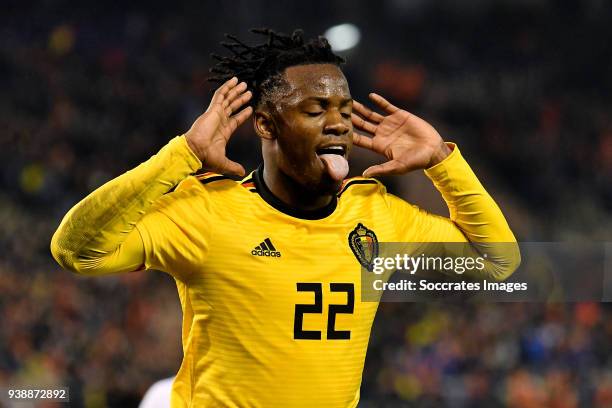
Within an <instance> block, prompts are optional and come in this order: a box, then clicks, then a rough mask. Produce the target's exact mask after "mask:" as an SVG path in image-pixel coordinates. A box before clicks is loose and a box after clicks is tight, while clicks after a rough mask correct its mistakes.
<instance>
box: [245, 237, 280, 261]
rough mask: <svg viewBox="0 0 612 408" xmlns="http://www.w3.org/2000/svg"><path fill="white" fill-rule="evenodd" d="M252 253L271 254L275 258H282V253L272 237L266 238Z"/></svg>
mask: <svg viewBox="0 0 612 408" xmlns="http://www.w3.org/2000/svg"><path fill="white" fill-rule="evenodd" d="M251 255H255V256H271V257H273V258H280V256H281V253H280V252H279V251H277V250H276V248H274V245H272V241H270V238H266V239H265V240H264V241H263V242H262V243H261V244H259V245H257V246H256V247H255V248H254V249H253V250H252V251H251Z"/></svg>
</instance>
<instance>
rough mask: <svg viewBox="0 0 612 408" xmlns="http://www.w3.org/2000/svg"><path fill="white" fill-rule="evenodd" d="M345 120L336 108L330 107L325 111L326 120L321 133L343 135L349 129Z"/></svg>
mask: <svg viewBox="0 0 612 408" xmlns="http://www.w3.org/2000/svg"><path fill="white" fill-rule="evenodd" d="M346 122H347V121H346V120H345V119H344V118H343V117H342V114H341V113H340V112H339V111H338V110H335V109H332V110H330V111H329V112H328V113H327V120H326V122H325V127H324V128H323V133H324V134H326V135H335V136H343V135H345V134H346V133H348V131H349V130H350V128H349V126H348V124H347V123H346ZM349 123H350V119H349Z"/></svg>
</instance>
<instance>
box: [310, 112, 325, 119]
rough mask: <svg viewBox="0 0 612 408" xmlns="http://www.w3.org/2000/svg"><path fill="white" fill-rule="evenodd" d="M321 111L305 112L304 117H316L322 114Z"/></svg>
mask: <svg viewBox="0 0 612 408" xmlns="http://www.w3.org/2000/svg"><path fill="white" fill-rule="evenodd" d="M322 113H323V111H318V112H306V115H308V116H311V117H313V118H314V117H316V116H319V115H320V114H322Z"/></svg>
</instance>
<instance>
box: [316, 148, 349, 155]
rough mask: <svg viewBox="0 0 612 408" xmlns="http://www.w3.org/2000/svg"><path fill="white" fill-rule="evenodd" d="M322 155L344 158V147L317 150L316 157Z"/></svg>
mask: <svg viewBox="0 0 612 408" xmlns="http://www.w3.org/2000/svg"><path fill="white" fill-rule="evenodd" d="M323 154H337V155H339V156H343V157H346V147H345V146H327V147H322V148H320V149H317V155H319V156H320V155H323Z"/></svg>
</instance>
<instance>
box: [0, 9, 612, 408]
mask: <svg viewBox="0 0 612 408" xmlns="http://www.w3.org/2000/svg"><path fill="white" fill-rule="evenodd" d="M356 3H358V2H351V1H346V0H333V1H326V2H314V3H313V2H309V3H307V4H306V3H301V2H294V3H293V4H291V5H283V6H280V5H278V4H276V3H275V2H273V1H271V0H256V1H248V2H247V1H236V2H220V1H207V2H200V3H199V4H191V5H190V6H189V7H185V9H183V10H177V9H174V10H172V9H170V8H169V7H170V5H168V4H162V3H160V4H157V3H154V4H150V3H146V5H141V4H139V3H138V2H135V3H132V4H130V5H124V4H114V3H108V4H104V5H102V4H98V3H91V4H87V3H81V4H80V5H78V6H76V5H71V4H69V2H64V1H57V0H55V1H54V0H48V1H41V2H33V3H27V4H20V3H17V2H13V1H9V2H7V4H6V5H5V6H3V8H4V11H3V13H2V14H1V15H0V23H1V24H0V32H1V33H2V35H1V39H0V73H1V74H2V75H0V84H1V87H2V94H1V95H0V125H1V126H2V128H3V131H2V132H0V163H1V165H2V173H1V175H0V223H1V224H0V225H2V228H1V229H0V322H1V323H0V324H1V326H0V386H2V385H7V384H22V385H27V384H30V385H32V384H39V385H42V384H49V385H51V384H64V385H66V386H70V387H71V394H72V398H73V404H74V405H75V406H80V405H86V406H92V407H97V406H134V405H135V404H137V402H138V400H139V398H140V397H141V396H142V394H143V393H144V391H145V389H146V388H147V386H148V385H150V384H151V383H153V382H154V381H155V380H157V379H160V378H163V377H165V376H169V375H171V374H173V373H174V372H175V371H176V370H177V369H178V366H179V364H180V359H181V350H180V307H179V305H178V299H177V296H176V294H175V290H174V287H173V283H172V281H171V279H170V278H169V277H167V276H165V275H163V274H161V273H155V272H146V273H134V274H127V275H124V276H113V277H102V278H81V277H76V276H73V275H71V274H70V273H68V272H65V271H62V270H60V268H59V267H58V266H56V265H55V264H54V263H53V261H52V259H51V257H50V254H49V250H48V245H49V240H50V236H51V234H52V233H53V231H54V229H55V228H56V226H57V225H58V223H59V221H60V219H61V217H62V216H63V214H65V212H66V211H67V210H68V209H69V208H70V207H71V206H72V205H73V204H74V203H75V202H77V201H78V200H79V199H80V198H82V197H83V196H84V195H86V194H87V193H88V192H89V191H91V190H92V189H94V188H96V187H97V186H99V185H101V184H102V183H103V182H104V181H106V180H108V179H110V178H112V177H114V176H116V175H118V174H120V173H122V172H124V171H126V170H127V169H129V168H131V167H133V166H135V165H136V164H138V163H139V162H141V161H143V160H145V159H146V158H147V157H148V156H150V155H151V154H154V153H155V152H156V151H157V150H158V149H159V148H160V147H161V146H162V145H163V144H164V143H165V142H166V141H167V140H169V139H170V138H171V137H172V136H174V135H176V134H180V133H182V132H184V131H185V130H186V129H188V128H189V126H190V124H191V122H192V121H193V120H194V118H195V117H196V116H197V115H198V114H199V113H201V112H202V110H203V109H205V107H206V105H207V103H208V99H209V97H210V94H211V90H212V85H211V84H210V83H208V82H207V80H206V79H207V76H208V69H209V68H210V66H211V59H210V57H209V53H210V52H219V51H220V50H219V46H218V42H219V41H221V40H223V38H222V35H223V33H224V32H229V33H234V34H237V35H239V36H244V37H246V38H247V39H248V38H250V37H249V34H248V33H247V29H248V28H250V27H258V26H270V27H273V28H276V29H278V30H281V31H291V30H292V29H293V28H296V27H302V28H304V29H305V31H306V34H307V35H311V36H312V35H316V34H319V33H322V32H323V31H324V30H325V29H326V28H327V27H329V26H330V25H332V24H335V23H338V22H346V21H350V22H352V23H354V24H356V25H357V26H358V27H360V28H361V30H362V42H361V44H359V45H358V47H357V48H355V49H353V50H350V51H348V52H347V53H346V55H345V57H346V58H347V60H348V63H347V64H346V66H345V72H346V74H347V77H348V79H349V84H350V86H351V91H352V93H353V95H354V97H355V98H359V99H361V100H363V99H364V98H365V96H366V95H367V93H368V92H369V91H371V90H376V91H378V92H380V93H381V94H383V95H385V96H388V97H389V98H390V99H391V100H392V101H394V102H395V103H396V104H398V105H400V106H402V107H405V108H406V109H409V110H411V111H413V112H415V113H417V114H418V115H420V116H422V117H424V118H425V119H426V120H428V121H430V122H431V123H432V124H434V126H435V127H436V128H437V129H438V130H439V131H440V133H441V134H442V135H443V136H444V137H445V138H446V139H448V140H452V141H456V142H457V143H458V144H459V145H460V147H461V150H462V152H463V153H464V155H465V156H466V157H467V158H468V160H469V162H470V163H471V164H472V165H473V167H474V168H475V169H476V172H477V174H478V175H479V176H480V178H481V180H482V181H483V182H484V184H485V186H486V187H487V188H488V189H489V190H490V191H491V192H492V193H493V195H494V197H495V198H496V199H497V200H498V202H499V203H500V206H501V207H502V209H503V210H504V213H505V214H506V215H507V216H508V219H509V222H510V225H511V226H512V228H513V229H514V230H515V232H516V234H517V236H518V238H519V239H521V240H531V241H538V240H540V241H555V240H566V239H569V240H599V241H606V240H607V241H610V240H611V239H610V236H611V234H610V231H612V217H611V216H610V213H611V212H612V204H611V203H612V119H611V116H610V112H612V74H611V72H612V71H611V70H610V66H612V50H611V49H610V47H611V46H612V45H611V44H612V41H610V39H612V38H611V37H612V29H610V26H609V20H610V17H612V5H611V4H610V3H609V2H607V1H604V0H589V1H583V2H571V3H572V5H569V3H570V2H561V1H554V0H522V1H504V0H496V1H483V0H478V1H470V2H453V1H450V0H437V1H425V0H384V1H380V2H359V4H356ZM257 151H258V141H257V140H256V137H255V136H254V133H253V131H252V130H251V129H250V128H249V127H248V126H245V127H243V128H241V129H240V130H239V131H238V132H237V134H236V136H235V137H234V139H233V140H232V142H231V144H230V147H229V157H230V158H232V159H234V160H237V161H239V162H241V163H243V164H244V166H245V168H247V169H248V168H254V167H255V166H256V165H257V164H258V162H259V161H260V155H259V153H255V152H257ZM372 160H376V158H373V157H372V156H369V155H367V154H365V153H363V152H356V154H355V156H354V158H353V161H352V170H351V171H352V174H359V173H360V171H361V170H363V168H365V167H366V166H367V165H368V164H369V163H371V162H372ZM424 180H425V179H424V178H423V177H422V176H419V179H418V180H417V181H414V178H413V177H408V178H406V179H403V180H399V179H398V178H393V179H389V180H385V181H386V182H388V184H389V185H390V189H391V190H392V191H394V192H396V193H397V194H399V195H401V196H403V197H405V198H406V199H408V200H410V201H414V202H417V203H418V204H419V205H422V206H424V207H425V208H430V206H431V207H436V206H440V199H439V197H437V196H435V195H428V194H421V189H422V184H423V183H426V181H424ZM611 313H612V308H610V307H609V306H608V305H607V304H590V303H589V304H566V305H563V304H554V305H543V304H499V305H498V304H478V305H476V304H472V305H467V306H466V305H463V306H461V307H458V306H456V305H446V304H445V305H433V304H430V305H426V304H419V305H416V304H384V305H381V308H380V315H379V316H378V317H377V321H376V324H375V327H374V329H373V338H372V341H371V347H370V350H369V352H368V358H367V361H366V371H365V374H364V383H363V389H362V394H363V403H362V405H363V406H364V407H370V406H372V407H376V406H388V407H395V406H398V407H402V406H409V407H412V406H418V407H430V406H431V407H439V406H453V407H495V406H510V407H528V408H529V407H560V408H561V407H563V408H565V407H568V408H569V407H582V406H584V407H609V406H612V370H611V360H610V359H611V357H610V344H612V324H611ZM0 404H1V402H0Z"/></svg>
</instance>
